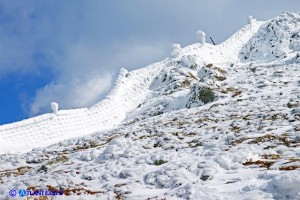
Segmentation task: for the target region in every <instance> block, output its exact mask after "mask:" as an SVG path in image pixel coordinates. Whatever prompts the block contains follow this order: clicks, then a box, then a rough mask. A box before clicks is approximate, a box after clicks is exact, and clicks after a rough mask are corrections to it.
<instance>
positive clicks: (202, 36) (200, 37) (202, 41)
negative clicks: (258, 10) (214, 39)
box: [197, 30, 205, 44]
mask: <svg viewBox="0 0 300 200" xmlns="http://www.w3.org/2000/svg"><path fill="white" fill-rule="evenodd" d="M197 38H198V40H199V42H200V44H205V33H204V32H203V31H200V30H199V31H197Z"/></svg>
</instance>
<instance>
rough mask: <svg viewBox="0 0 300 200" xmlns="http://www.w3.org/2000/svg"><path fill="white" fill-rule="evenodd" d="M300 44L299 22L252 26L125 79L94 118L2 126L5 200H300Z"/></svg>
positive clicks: (63, 113) (57, 117) (288, 19)
mask: <svg viewBox="0 0 300 200" xmlns="http://www.w3.org/2000/svg"><path fill="white" fill-rule="evenodd" d="M299 33H300V13H283V14H282V15H280V16H278V17H276V18H274V19H271V20H269V21H266V22H260V21H256V20H255V19H252V18H250V19H249V24H248V25H246V26H245V27H243V28H242V29H241V30H239V31H238V32H237V33H236V34H234V35H233V36H232V37H231V38H229V39H228V40H226V41H225V42H223V43H221V44H219V45H215V46H214V45H210V44H206V43H205V44H201V43H196V44H193V45H190V46H187V47H184V48H181V47H180V46H179V45H174V47H173V52H172V56H171V57H170V58H167V59H165V60H164V61H161V62H158V63H155V64H152V65H149V66H147V67H145V68H141V69H138V70H135V71H132V72H128V71H127V70H125V69H122V70H121V71H120V75H119V77H118V79H117V81H116V84H115V87H114V89H113V90H112V92H111V93H110V95H109V96H108V97H107V98H106V99H104V100H103V101H101V102H99V103H97V104H95V105H94V106H92V107H90V108H82V109H74V110H60V111H58V113H56V114H55V113H49V114H45V115H42V116H38V117H35V118H31V119H28V120H24V121H21V122H16V123H13V124H8V125H4V126H0V153H1V154H0V184H1V185H0V198H1V199H18V198H20V197H14V198H11V197H10V196H9V191H10V190H11V189H15V190H20V189H25V190H42V189H43V190H46V189H48V190H52V191H59V190H63V191H64V195H63V196H55V197H53V199H130V200H131V199H137V200H140V199H145V200H146V199H159V200H160V199H196V200H197V199H208V200H225V199H228V200H229V199H230V200H232V199H237V200H239V199H244V200H257V199H291V200H293V199H300V135H299V133H300V102H299V97H300V87H299V86H300V52H299V51H300V46H299V45H300V34H299ZM49 145H50V146H49ZM32 148H33V149H32ZM20 199H22V198H20Z"/></svg>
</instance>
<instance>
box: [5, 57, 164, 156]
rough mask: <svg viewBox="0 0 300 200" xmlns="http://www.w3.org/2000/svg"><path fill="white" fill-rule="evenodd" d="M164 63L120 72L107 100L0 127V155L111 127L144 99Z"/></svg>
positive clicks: (27, 149)
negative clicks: (88, 106)
mask: <svg viewBox="0 0 300 200" xmlns="http://www.w3.org/2000/svg"><path fill="white" fill-rule="evenodd" d="M164 62H165V61H163V62H160V63H155V64H153V65H149V66H147V67H145V68H142V69H139V70H135V71H132V72H126V70H121V73H120V75H119V77H118V79H117V81H116V83H115V87H114V88H113V90H112V91H111V93H110V94H109V95H108V97H107V98H106V99H104V100H103V101H101V102H99V103H97V104H95V105H94V106H92V107H90V108H81V109H73V110H60V111H58V112H57V114H54V113H49V114H44V115H41V116H37V117H34V118H30V119H27V120H24V121H20V122H16V123H12V124H7V125H3V126H0V153H4V152H6V151H13V152H17V151H29V150H30V149H31V148H37V147H42V146H47V145H50V144H53V143H55V142H59V141H61V140H64V139H69V138H73V137H78V136H83V135H87V134H91V133H94V132H96V131H99V130H105V129H109V128H113V127H114V126H115V125H117V124H119V123H120V122H122V121H123V120H124V119H125V118H126V114H127V112H129V111H131V110H132V109H134V108H136V107H137V106H138V104H139V103H140V102H141V101H142V100H144V98H145V97H146V96H147V94H148V92H149V90H148V88H149V86H150V84H151V82H152V80H153V78H154V77H155V76H157V74H158V73H159V72H160V70H161V69H162V67H163V65H164Z"/></svg>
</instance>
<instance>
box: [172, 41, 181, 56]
mask: <svg viewBox="0 0 300 200" xmlns="http://www.w3.org/2000/svg"><path fill="white" fill-rule="evenodd" d="M181 50H182V48H181V46H180V44H172V53H171V56H172V57H173V58H177V57H178V56H179V54H180V51H181Z"/></svg>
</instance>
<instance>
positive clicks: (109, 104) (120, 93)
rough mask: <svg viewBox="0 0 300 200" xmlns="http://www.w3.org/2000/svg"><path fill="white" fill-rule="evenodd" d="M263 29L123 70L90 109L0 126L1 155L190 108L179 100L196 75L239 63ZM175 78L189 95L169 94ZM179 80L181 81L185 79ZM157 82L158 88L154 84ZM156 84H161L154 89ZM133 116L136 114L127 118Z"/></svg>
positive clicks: (253, 28)
mask: <svg viewBox="0 0 300 200" xmlns="http://www.w3.org/2000/svg"><path fill="white" fill-rule="evenodd" d="M260 24H261V23H259V22H254V23H253V24H252V25H247V26H246V27H244V28H243V29H241V30H240V31H239V32H237V33H236V34H235V35H234V36H232V38H230V39H229V41H227V42H224V43H222V44H221V45H218V46H213V45H210V44H206V45H200V44H194V45H191V46H188V47H186V48H184V49H182V52H180V55H179V56H178V57H177V58H173V59H166V60H164V61H161V62H158V63H155V64H152V65H149V66H147V67H145V68H142V69H139V70H135V71H132V72H127V71H126V70H124V69H123V70H121V72H120V76H119V77H118V79H117V81H116V83H115V87H114V89H113V90H112V92H111V93H110V94H109V95H108V97H107V98H106V99H104V100H103V101H101V102H99V103H97V104H96V105H94V106H92V107H90V108H82V109H73V110H61V111H59V112H58V113H57V114H53V113H51V114H45V115H41V116H37V117H34V118H31V119H28V120H23V121H21V122H16V123H12V124H7V125H3V126H0V153H4V152H8V151H10V152H26V151H29V150H31V149H32V148H38V147H45V146H48V145H50V144H54V143H56V142H59V141H61V140H64V139H69V138H74V137H79V136H83V135H88V134H91V133H95V132H96V131H100V130H106V129H109V128H113V127H115V126H116V125H118V124H120V123H121V122H122V121H123V120H125V119H126V116H127V119H130V117H131V118H132V117H133V116H135V115H137V113H139V112H141V113H142V114H143V113H145V112H148V113H149V112H150V113H152V114H150V116H153V115H156V114H157V113H160V114H161V113H162V111H161V110H162V109H166V108H165V106H163V105H161V103H160V102H163V101H164V103H163V104H164V105H166V104H167V103H168V101H173V102H174V103H173V104H170V105H169V107H168V108H167V109H166V110H167V111H170V110H174V109H180V108H183V107H186V105H187V104H189V102H182V101H181V99H182V98H185V96H186V95H187V94H188V93H189V88H190V86H191V85H192V84H194V83H196V82H197V78H195V76H196V74H197V71H198V70H199V69H200V68H202V67H203V66H205V65H206V63H224V62H225V65H227V64H226V63H228V62H231V61H232V60H234V61H236V60H237V57H236V55H237V53H236V49H238V47H240V48H241V46H242V45H243V44H244V43H245V42H246V41H247V40H249V38H250V37H251V36H252V35H253V33H254V32H256V30H257V29H258V27H259V25H260ZM230 44H234V45H235V48H228V47H229V46H230ZM228 49H230V51H228ZM175 63H176V64H175ZM192 65H195V66H196V65H197V67H195V68H194V69H193V67H192ZM172 68H174V70H175V71H176V70H179V71H180V70H181V71H182V72H174V73H173V72H171V71H172ZM162 69H164V70H163V72H161V70H162ZM175 73H179V74H180V73H181V76H189V77H187V79H186V82H187V83H188V85H186V86H184V87H185V89H186V90H181V89H180V88H173V89H174V91H173V92H175V91H176V92H175V93H174V94H173V95H165V93H166V91H168V92H171V88H170V87H173V86H174V87H177V86H178V85H176V84H172V85H173V86H170V85H169V84H170V80H171V79H170V77H173V76H175ZM193 74H194V75H193ZM162 75H163V76H168V78H169V81H168V82H165V83H162V82H161V80H162V77H161V76H162ZM175 78H176V77H175ZM177 78H178V79H181V78H182V77H180V76H179V77H177ZM154 79H155V81H156V83H154V84H153V81H154ZM171 81H174V80H171ZM151 84H152V86H151ZM183 84H185V83H183ZM153 85H157V86H156V88H155V86H153ZM150 86H151V87H150ZM180 87H181V86H180ZM159 88H160V89H159ZM162 88H164V91H165V92H164V93H162V91H161V90H162ZM200 88H201V86H199V85H198V86H197V85H196V86H195V88H194V90H199V89H200ZM158 90H160V91H158ZM193 93H195V91H194V92H193ZM191 95H193V94H191ZM191 95H190V96H191ZM149 99H150V102H149V101H148V100H149ZM176 102H177V103H176ZM140 104H141V105H143V107H142V108H141V109H142V110H143V111H140V110H141V109H138V110H134V109H135V108H137V107H138V106H139V105H140ZM174 104H178V105H174ZM195 105H199V101H198V102H195ZM153 106H154V108H153ZM159 107H160V108H159ZM147 109H148V110H147ZM149 109H150V110H149ZM131 111H133V113H129V112H131ZM145 116H146V115H145Z"/></svg>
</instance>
